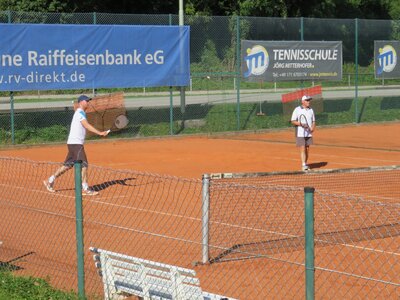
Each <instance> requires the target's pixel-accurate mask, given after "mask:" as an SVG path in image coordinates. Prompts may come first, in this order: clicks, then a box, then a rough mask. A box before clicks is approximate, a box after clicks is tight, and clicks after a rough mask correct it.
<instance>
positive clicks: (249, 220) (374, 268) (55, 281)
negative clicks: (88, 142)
mask: <svg viewBox="0 0 400 300" xmlns="http://www.w3.org/2000/svg"><path fill="white" fill-rule="evenodd" d="M58 167H59V165H58V164H53V163H45V162H35V161H29V160H24V159H15V158H1V159H0V179H1V183H0V195H1V196H0V208H1V209H0V223H1V226H0V241H2V244H1V245H0V266H1V270H0V271H4V269H5V270H12V271H13V273H14V274H15V275H17V276H21V275H30V276H35V277H41V278H47V279H48V280H49V281H50V283H51V284H52V285H53V286H54V287H57V288H60V289H63V290H66V291H69V290H74V291H75V292H77V291H78V287H79V286H80V285H81V286H82V288H84V293H85V294H86V296H87V297H88V298H89V299H98V298H102V297H103V296H105V297H111V296H116V295H115V294H116V293H119V294H123V292H124V291H125V292H126V291H127V290H129V291H130V294H132V295H140V293H142V292H144V290H143V289H144V286H143V284H144V283H145V282H149V285H152V284H153V283H154V282H156V283H157V282H158V288H157V287H154V286H153V287H152V289H153V292H154V290H157V289H158V292H160V291H168V288H167V287H168V284H167V285H166V283H165V282H166V281H167V279H168V276H169V275H170V274H172V273H173V274H177V273H174V272H176V271H177V268H184V269H186V271H184V273H185V274H186V275H185V276H189V273H191V277H192V279H191V280H192V281H191V282H192V285H193V286H194V285H195V283H196V282H197V284H198V286H199V287H200V289H201V290H202V291H203V292H207V293H212V294H216V295H223V296H226V297H229V298H230V299H260V300H261V299H262V300H264V299H302V298H304V297H305V293H306V276H305V274H306V272H307V268H306V265H305V256H306V252H305V222H306V218H305V215H304V214H305V213H304V212H305V209H304V201H305V195H304V192H303V187H302V186H303V184H304V183H305V182H306V183H307V184H308V185H313V186H315V195H314V215H315V226H314V227H315V232H314V244H315V258H314V260H315V266H314V268H313V270H312V271H313V272H314V271H315V280H314V281H315V296H316V298H320V299H337V298H338V297H339V298H341V299H355V298H362V299H367V298H368V299H370V298H373V299H375V298H384V299H397V298H399V297H400V282H399V277H398V273H399V271H400V262H399V257H400V255H399V235H400V229H399V220H400V207H399V203H398V196H399V194H400V191H399V186H398V185H397V184H395V183H397V182H398V179H399V174H400V173H399V167H391V168H388V167H383V168H375V169H374V168H370V169H368V170H351V171H349V170H348V171H346V170H342V172H337V173H334V172H329V171H327V172H322V171H321V172H318V171H316V172H315V173H309V174H306V173H303V172H297V173H293V174H286V175H282V174H272V175H271V176H264V175H263V176H261V177H253V178H242V179H229V178H225V179H222V180H220V179H216V178H215V177H213V178H211V181H210V182H209V183H208V187H206V186H205V185H204V182H202V181H201V180H200V179H198V180H197V179H184V178H178V177H172V176H165V175H157V174H149V173H143V172H134V171H126V170H125V171H122V170H114V169H108V168H102V167H96V166H91V168H90V173H89V181H90V182H89V183H90V185H91V188H92V189H93V190H95V191H97V192H99V195H97V196H95V197H92V196H83V217H80V215H79V210H77V211H78V213H77V212H76V207H75V205H76V204H75V203H76V202H75V199H78V200H79V193H78V194H76V189H75V182H76V181H75V180H76V177H75V178H74V176H75V175H78V176H79V172H73V171H72V170H71V171H70V172H69V173H68V172H67V173H66V174H64V175H63V176H62V177H60V178H58V179H57V180H56V181H55V185H54V188H55V190H56V192H55V193H52V192H48V191H47V190H46V188H45V187H44V186H43V182H42V181H43V180H44V179H45V178H47V177H48V176H50V174H52V173H54V172H55V170H56V169H57V168H58ZM231 175H232V174H231ZM78 182H79V181H78ZM341 183H345V184H344V185H343V186H342V184H341ZM205 198H207V199H208V200H209V205H204V203H202V199H203V200H204V199H205ZM77 203H79V201H78V202H77ZM311 220H313V218H311ZM80 226H81V227H80ZM76 228H82V229H83V231H82V232H83V234H82V235H80V234H79V231H78V230H77V229H76ZM80 240H81V243H79V241H80ZM205 241H206V242H207V244H205ZM91 247H93V248H94V249H92V251H91V250H90V249H89V248H91ZM80 249H83V251H82V252H83V253H82V254H83V259H82V260H79V257H80V255H81V253H80ZM205 251H206V252H207V253H208V254H209V255H208V256H205ZM109 252H112V253H109ZM93 255H94V256H95V257H94V258H95V260H94V259H93ZM154 265H156V268H157V269H156V270H153V271H152V272H153V273H152V274H153V278H152V280H148V279H146V278H145V277H146V276H147V275H148V273H147V270H149V269H150V267H151V266H153V267H154ZM80 269H82V271H83V274H84V275H82V274H80V273H79V270H80ZM115 270H118V271H115ZM174 270H175V271H174ZM99 271H100V272H101V276H100V275H99ZM149 272H150V271H149ZM154 274H155V275H154ZM80 275H82V276H80ZM154 276H155V277H157V276H158V278H154ZM160 276H161V277H162V279H161V278H160ZM138 278H139V279H138ZM140 278H141V279H140ZM197 280H198V281H197ZM178 281H179V280H178ZM138 284H139V286H138ZM156 286H157V285H156ZM307 286H308V285H307ZM141 288H142V290H140V289H141ZM191 290H192V292H193V293H194V290H196V291H199V289H198V288H193V287H192V289H191ZM80 292H81V293H82V291H80ZM188 293H189V292H188V290H187V294H186V298H184V299H196V298H194V297H191V296H190V295H191V294H188ZM159 297H160V298H158V299H170V298H168V297H167V296H165V294H164V298H163V297H162V296H160V295H159ZM174 299H175V298H174ZM178 299H181V298H178ZM211 299H220V298H211Z"/></svg>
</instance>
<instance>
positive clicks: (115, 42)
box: [0, 24, 190, 91]
mask: <svg viewBox="0 0 400 300" xmlns="http://www.w3.org/2000/svg"><path fill="white" fill-rule="evenodd" d="M189 78H190V59H189V27H187V26H133V25H58V24H57V25H55V24H1V25H0V90H1V91H23V90H57V89H83V88H124V87H151V86H186V85H188V84H189Z"/></svg>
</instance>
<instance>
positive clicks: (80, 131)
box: [67, 108, 86, 145]
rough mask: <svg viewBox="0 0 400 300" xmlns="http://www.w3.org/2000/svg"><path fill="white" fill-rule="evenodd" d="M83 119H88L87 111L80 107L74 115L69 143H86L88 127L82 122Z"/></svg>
mask: <svg viewBox="0 0 400 300" xmlns="http://www.w3.org/2000/svg"><path fill="white" fill-rule="evenodd" d="M83 120H86V113H85V111H84V110H83V109H82V108H78V109H77V110H76V111H75V113H74V116H73V117H72V122H71V129H70V131H69V136H68V141H67V144H79V145H83V144H84V142H85V136H86V128H85V127H83V125H82V123H81V122H82V121H83Z"/></svg>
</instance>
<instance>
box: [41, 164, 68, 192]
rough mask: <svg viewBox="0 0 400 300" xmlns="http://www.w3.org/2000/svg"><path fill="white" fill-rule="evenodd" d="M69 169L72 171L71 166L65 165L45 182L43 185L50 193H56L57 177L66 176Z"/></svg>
mask: <svg viewBox="0 0 400 300" xmlns="http://www.w3.org/2000/svg"><path fill="white" fill-rule="evenodd" d="M69 169H71V167H70V166H66V165H63V166H62V167H60V168H58V169H57V171H56V172H55V173H54V174H53V175H51V176H50V177H49V179H47V180H44V181H43V184H44V186H45V187H46V189H47V190H48V191H49V192H52V193H54V192H55V190H54V181H55V180H56V178H57V177H59V176H61V175H62V174H64V173H65V172H66V171H68V170H69Z"/></svg>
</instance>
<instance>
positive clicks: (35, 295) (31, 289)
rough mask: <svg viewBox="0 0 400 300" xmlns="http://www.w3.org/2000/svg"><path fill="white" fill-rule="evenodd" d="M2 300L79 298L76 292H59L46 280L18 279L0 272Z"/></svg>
mask: <svg viewBox="0 0 400 300" xmlns="http://www.w3.org/2000/svg"><path fill="white" fill-rule="evenodd" d="M0 299H1V300H3V299H4V300H6V299H7V300H8V299H13V300H23V299H29V300H36V299H37V300H39V299H40V300H43V299H52V300H75V299H78V296H77V295H76V294H75V293H74V292H62V291H58V290H56V289H54V288H53V287H51V286H50V284H49V283H48V282H47V281H46V280H44V279H40V278H33V277H17V276H14V275H13V274H11V273H8V272H0Z"/></svg>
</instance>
